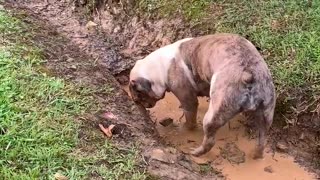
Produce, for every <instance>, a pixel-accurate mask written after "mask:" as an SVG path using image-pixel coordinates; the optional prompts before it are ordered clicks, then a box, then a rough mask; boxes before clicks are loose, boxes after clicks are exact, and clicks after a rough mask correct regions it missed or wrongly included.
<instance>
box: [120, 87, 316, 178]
mask: <svg viewBox="0 0 320 180" xmlns="http://www.w3.org/2000/svg"><path fill="white" fill-rule="evenodd" d="M126 89H127V88H126ZM199 104H200V105H199V110H198V118H197V122H198V128H197V129H196V130H194V131H189V130H186V129H184V128H182V125H183V123H184V121H185V120H184V117H183V118H181V116H182V110H181V109H179V105H180V104H179V102H178V100H177V99H176V98H175V97H174V95H173V94H171V93H167V94H166V97H165V99H163V100H161V101H159V102H158V103H157V105H156V106H155V107H154V108H152V109H150V113H151V118H152V119H153V120H154V121H159V120H161V119H163V118H167V117H170V118H172V119H173V120H174V122H173V124H171V125H169V126H167V127H163V126H162V125H160V124H159V123H157V129H158V131H159V133H160V135H161V136H162V137H163V138H164V139H165V140H166V141H167V142H168V143H171V144H173V145H175V146H176V148H178V149H180V150H181V151H183V152H186V153H188V152H190V151H191V148H195V147H197V146H198V145H200V143H201V141H202V137H203V131H202V119H203V116H204V114H205V112H206V111H207V108H208V102H207V99H206V98H199ZM243 121H245V119H244V117H242V116H241V115H239V116H237V117H235V118H234V119H233V120H231V122H230V124H226V125H225V126H224V127H222V128H221V129H220V130H219V131H218V133H217V135H216V144H215V146H214V148H213V149H212V150H211V151H210V152H209V153H207V154H205V155H203V156H201V157H199V158H195V157H192V159H193V160H194V161H195V162H196V163H198V164H204V163H211V165H212V166H213V167H214V168H216V169H218V170H221V171H222V173H223V174H224V175H225V176H226V177H227V179H231V180H234V179H235V180H249V179H260V180H264V179H265V180H270V178H272V179H273V180H277V179H279V180H309V179H310V180H311V179H315V178H314V175H312V174H310V173H308V172H307V171H306V170H304V169H303V168H302V167H300V166H299V165H298V164H296V163H294V159H293V157H290V156H288V155H284V154H280V153H271V151H270V149H268V148H266V150H265V157H264V159H262V160H254V159H253V158H252V157H253V153H254V148H255V145H256V140H255V139H250V138H249V135H248V133H246V131H245V127H244V126H243V125H242V123H241V122H243ZM227 143H233V144H235V145H236V146H237V147H238V148H239V149H238V150H239V152H238V153H237V152H236V153H231V154H228V153H227V154H226V156H223V155H222V154H223V153H224V152H225V151H227V152H229V151H228V150H226V144H227ZM232 152H234V151H232ZM232 156H233V157H232ZM225 158H226V159H225ZM227 159H228V160H227ZM230 159H231V160H230ZM243 161H244V162H243Z"/></svg>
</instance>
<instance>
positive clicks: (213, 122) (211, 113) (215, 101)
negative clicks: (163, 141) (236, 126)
mask: <svg viewBox="0 0 320 180" xmlns="http://www.w3.org/2000/svg"><path fill="white" fill-rule="evenodd" d="M212 95H213V98H211V100H210V105H209V108H208V111H207V113H206V114H205V116H204V119H203V131H204V138H203V141H202V144H201V146H200V147H198V148H196V149H195V150H193V151H192V152H191V154H192V155H194V156H201V155H203V154H205V153H207V152H208V151H210V150H211V148H212V147H213V146H214V144H215V134H216V133H217V131H218V130H219V128H220V127H222V126H223V125H225V124H226V123H227V122H228V121H229V120H230V119H231V118H233V117H234V116H235V115H236V114H237V113H238V112H239V109H238V108H236V107H234V106H233V105H232V104H231V103H229V102H228V101H229V98H228V97H227V96H226V94H225V92H224V91H223V90H220V91H219V92H214V93H213V94H212ZM225 98H226V99H225Z"/></svg>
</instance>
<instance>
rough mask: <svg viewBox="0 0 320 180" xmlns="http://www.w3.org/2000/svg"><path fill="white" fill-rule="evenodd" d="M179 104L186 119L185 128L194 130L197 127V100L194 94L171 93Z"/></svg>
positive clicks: (185, 92) (186, 92)
mask: <svg viewBox="0 0 320 180" xmlns="http://www.w3.org/2000/svg"><path fill="white" fill-rule="evenodd" d="M172 92H173V94H174V95H175V96H176V97H177V98H178V100H179V101H180V103H181V106H180V107H181V108H182V109H183V113H184V115H185V118H186V123H185V125H184V126H185V127H186V128H187V129H190V130H192V129H195V128H196V127H197V111H198V105H199V103H198V98H197V96H196V94H195V93H194V92H189V91H181V90H180V91H179V92H177V91H172Z"/></svg>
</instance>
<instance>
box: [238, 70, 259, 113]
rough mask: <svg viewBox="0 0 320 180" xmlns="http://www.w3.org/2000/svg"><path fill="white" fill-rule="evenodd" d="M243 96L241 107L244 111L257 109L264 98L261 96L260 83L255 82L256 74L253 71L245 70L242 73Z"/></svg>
mask: <svg viewBox="0 0 320 180" xmlns="http://www.w3.org/2000/svg"><path fill="white" fill-rule="evenodd" d="M241 81H242V87H243V92H244V93H243V98H242V100H241V107H242V109H243V111H254V110H256V109H257V108H258V107H259V106H260V105H261V103H262V102H263V99H262V98H261V97H260V96H259V92H258V91H259V83H255V79H254V76H253V74H252V73H251V72H248V71H243V73H242V75H241Z"/></svg>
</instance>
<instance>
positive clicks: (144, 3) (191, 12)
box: [138, 0, 211, 23]
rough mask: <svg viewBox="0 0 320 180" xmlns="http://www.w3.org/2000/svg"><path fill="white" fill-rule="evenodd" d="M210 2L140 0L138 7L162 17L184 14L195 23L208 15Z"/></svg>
mask: <svg viewBox="0 0 320 180" xmlns="http://www.w3.org/2000/svg"><path fill="white" fill-rule="evenodd" d="M210 2H211V1H210V0H191V1H188V0H181V1H170V0H163V1H156V0H140V1H139V2H138V9H140V10H143V11H145V12H147V13H149V14H158V15H159V16H160V17H165V18H168V17H172V16H174V17H177V16H179V15H182V16H183V17H184V18H186V19H187V20H189V21H192V22H194V23H195V22H197V21H199V20H200V19H201V18H202V17H204V16H205V15H206V10H207V8H208V5H209V4H210Z"/></svg>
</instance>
